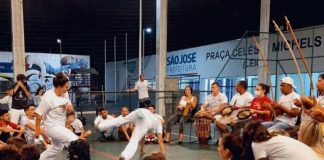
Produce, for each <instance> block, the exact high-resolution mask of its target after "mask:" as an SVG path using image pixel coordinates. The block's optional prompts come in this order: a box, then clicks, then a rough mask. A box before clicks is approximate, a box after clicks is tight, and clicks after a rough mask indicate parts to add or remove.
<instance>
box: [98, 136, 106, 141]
mask: <svg viewBox="0 0 324 160" xmlns="http://www.w3.org/2000/svg"><path fill="white" fill-rule="evenodd" d="M98 140H99V141H100V142H105V141H106V138H104V137H99V138H98Z"/></svg>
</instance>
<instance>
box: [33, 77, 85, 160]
mask: <svg viewBox="0 0 324 160" xmlns="http://www.w3.org/2000/svg"><path fill="white" fill-rule="evenodd" d="M53 85H54V88H53V89H50V90H48V91H47V92H46V93H45V94H44V96H43V97H42V101H41V102H40V104H39V106H38V107H37V109H36V112H35V113H36V127H35V137H36V138H38V136H39V134H40V122H41V120H42V117H44V116H46V120H45V121H44V128H45V132H46V133H47V135H48V136H49V137H51V138H52V145H51V146H50V147H49V148H48V149H46V150H45V151H44V152H43V153H42V154H41V157H40V160H54V159H55V157H56V155H57V154H58V153H60V152H62V151H63V148H64V146H69V147H68V150H69V156H71V157H73V156H76V157H79V158H80V159H81V160H89V159H90V155H89V147H88V145H87V144H86V142H85V141H83V140H78V139H79V137H78V136H77V135H75V134H74V133H73V132H72V131H71V130H69V129H67V128H65V122H66V114H67V112H73V106H72V103H71V100H70V98H69V94H68V92H67V91H68V89H69V80H68V79H67V77H66V76H65V75H64V74H63V73H58V74H56V76H55V77H54V79H53ZM75 144H78V145H79V146H77V145H75ZM76 147H78V148H76ZM76 150H81V151H82V152H79V153H82V154H81V155H80V154H79V155H78V154H75V151H76Z"/></svg>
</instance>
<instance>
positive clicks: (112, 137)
mask: <svg viewBox="0 0 324 160" xmlns="http://www.w3.org/2000/svg"><path fill="white" fill-rule="evenodd" d="M106 140H107V141H115V140H116V138H115V137H114V136H113V135H111V136H108V137H107V138H106Z"/></svg>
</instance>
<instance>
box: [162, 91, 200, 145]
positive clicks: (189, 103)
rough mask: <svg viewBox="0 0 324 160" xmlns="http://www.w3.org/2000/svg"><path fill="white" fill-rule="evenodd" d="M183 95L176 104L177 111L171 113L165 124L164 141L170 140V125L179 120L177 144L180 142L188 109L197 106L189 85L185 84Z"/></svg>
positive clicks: (188, 115) (188, 112) (187, 116)
mask: <svg viewBox="0 0 324 160" xmlns="http://www.w3.org/2000/svg"><path fill="white" fill-rule="evenodd" d="M184 94H185V95H184V96H182V97H181V99H180V102H179V105H178V106H177V113H176V114H174V115H172V116H171V117H170V118H169V119H168V121H167V126H166V136H165V140H164V141H165V143H168V142H169V141H170V135H171V128H172V126H173V125H174V124H175V123H176V122H177V121H179V141H178V144H182V139H183V123H184V122H186V121H187V120H188V119H189V118H190V116H191V115H190V114H191V113H190V110H191V109H194V108H196V106H197V98H196V97H195V96H193V95H192V88H191V87H190V86H186V87H185V90H184Z"/></svg>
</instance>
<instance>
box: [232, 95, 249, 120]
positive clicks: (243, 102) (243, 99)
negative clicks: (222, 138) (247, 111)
mask: <svg viewBox="0 0 324 160" xmlns="http://www.w3.org/2000/svg"><path fill="white" fill-rule="evenodd" d="M253 98H254V97H253V95H252V94H251V93H250V92H248V91H246V92H245V93H243V94H240V93H236V94H234V96H233V97H232V100H231V102H230V105H232V106H235V107H246V106H250V105H251V102H252V100H253ZM237 113H238V110H235V111H233V113H232V114H233V115H236V114H237Z"/></svg>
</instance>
